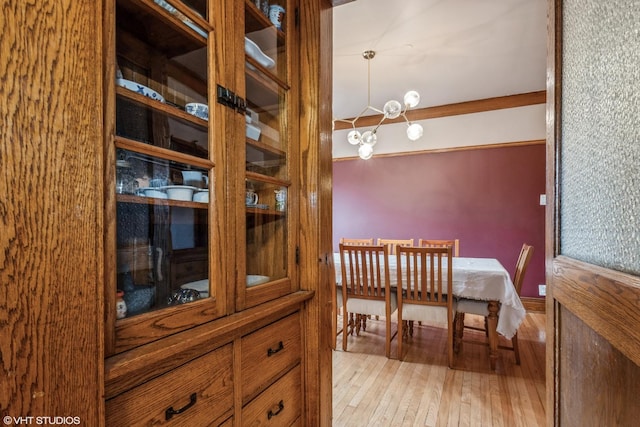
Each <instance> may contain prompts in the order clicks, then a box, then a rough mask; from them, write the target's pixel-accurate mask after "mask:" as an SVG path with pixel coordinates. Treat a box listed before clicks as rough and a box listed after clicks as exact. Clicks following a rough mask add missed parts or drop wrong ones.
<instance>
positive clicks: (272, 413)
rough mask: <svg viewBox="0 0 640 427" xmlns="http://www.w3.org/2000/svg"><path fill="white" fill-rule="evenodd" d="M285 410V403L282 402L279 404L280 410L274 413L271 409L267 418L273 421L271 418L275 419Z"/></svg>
mask: <svg viewBox="0 0 640 427" xmlns="http://www.w3.org/2000/svg"><path fill="white" fill-rule="evenodd" d="M283 409H284V401H282V400H281V401H280V403H278V409H277V410H276V411H275V412H273V411H272V410H271V409H269V413H268V414H267V418H268V419H271V418H273V417H275V416H276V415H278V414H279V413H280V412H282V410H283Z"/></svg>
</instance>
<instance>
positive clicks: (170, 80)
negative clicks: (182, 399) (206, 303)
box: [112, 0, 215, 318]
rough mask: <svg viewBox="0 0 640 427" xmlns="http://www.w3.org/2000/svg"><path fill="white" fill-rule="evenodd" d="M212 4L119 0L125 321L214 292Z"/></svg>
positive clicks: (119, 197)
mask: <svg viewBox="0 0 640 427" xmlns="http://www.w3.org/2000/svg"><path fill="white" fill-rule="evenodd" d="M208 3H209V2H208V1H205V0H184V1H179V0H170V1H165V0H128V1H125V0H116V33H115V60H116V75H115V76H114V78H115V89H116V90H115V94H116V103H115V104H116V105H115V138H114V139H113V143H114V146H115V148H114V149H115V158H116V161H115V174H114V177H115V184H114V187H115V188H114V189H113V190H112V191H114V192H115V201H116V206H115V207H116V212H115V213H116V221H115V222H116V227H115V229H116V230H115V235H116V236H115V246H116V247H115V249H116V257H117V263H116V266H117V267H116V270H117V271H116V287H117V290H118V295H119V296H121V297H122V300H123V301H124V305H125V306H126V315H124V317H131V316H135V315H138V314H142V313H147V312H151V311H156V310H159V309H162V308H166V307H169V306H173V305H179V304H185V303H189V302H193V301H196V300H198V299H202V298H207V297H209V296H210V294H211V291H210V285H209V278H210V271H209V246H210V242H209V239H210V226H209V221H210V212H211V211H210V209H209V206H210V204H211V203H213V202H215V201H214V200H210V199H209V189H208V188H209V178H210V176H213V175H212V172H213V170H214V169H213V162H212V160H211V153H210V150H209V143H210V141H209V121H208V119H209V117H208V107H207V105H208V99H209V92H208V86H209V83H208V78H209V74H208V63H209V61H208V58H209V47H208V43H209V42H210V37H209V35H210V34H211V31H212V28H211V26H210V24H209V23H208V22H207V15H208V9H207V8H208V6H207V5H208ZM116 305H117V306H118V307H120V303H119V304H116ZM118 317H120V318H122V317H123V313H122V312H118Z"/></svg>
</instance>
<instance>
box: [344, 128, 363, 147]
mask: <svg viewBox="0 0 640 427" xmlns="http://www.w3.org/2000/svg"><path fill="white" fill-rule="evenodd" d="M361 139H362V135H360V132H358V131H357V130H355V129H354V130H352V131H351V132H349V133H348V134H347V141H349V144H351V145H358V144H360V140H361Z"/></svg>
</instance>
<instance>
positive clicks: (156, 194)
mask: <svg viewBox="0 0 640 427" xmlns="http://www.w3.org/2000/svg"><path fill="white" fill-rule="evenodd" d="M140 191H142V193H143V194H144V195H145V196H147V197H153V198H154V199H166V198H167V193H165V192H164V191H162V190H160V189H159V188H154V187H147V188H141V189H140Z"/></svg>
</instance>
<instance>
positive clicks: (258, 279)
mask: <svg viewBox="0 0 640 427" xmlns="http://www.w3.org/2000/svg"><path fill="white" fill-rule="evenodd" d="M269 280H271V278H270V277H269V276H261V275H259V274H247V288H250V287H252V286H258V285H261V284H263V283H267V282H268V281H269Z"/></svg>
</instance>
